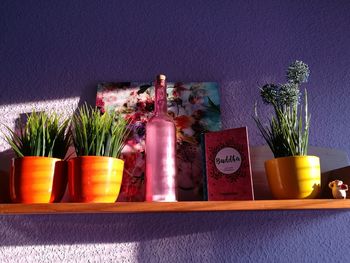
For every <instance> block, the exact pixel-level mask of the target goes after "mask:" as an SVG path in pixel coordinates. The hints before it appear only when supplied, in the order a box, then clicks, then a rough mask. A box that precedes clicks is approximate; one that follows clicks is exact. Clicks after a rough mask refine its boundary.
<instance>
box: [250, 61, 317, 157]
mask: <svg viewBox="0 0 350 263" xmlns="http://www.w3.org/2000/svg"><path fill="white" fill-rule="evenodd" d="M309 74H310V70H309V67H308V65H306V64H305V63H304V62H302V61H298V60H297V61H295V62H294V63H292V64H291V65H290V66H289V67H288V70H287V83H285V84H278V85H276V84H266V85H264V86H263V87H262V88H260V96H261V98H262V100H263V102H264V103H265V104H269V105H272V107H273V109H274V113H275V116H272V117H271V120H270V121H269V124H268V125H263V124H262V122H261V120H260V118H259V116H258V113H257V106H256V105H255V116H254V120H255V122H256V124H257V127H258V128H259V130H260V132H261V134H262V136H263V137H264V139H265V141H266V143H267V144H268V145H269V147H270V148H271V150H272V152H273V154H274V156H275V158H277V157H286V156H296V155H307V148H308V138H309V125H310V115H309V114H308V102H307V92H306V89H305V92H304V103H303V104H301V103H300V100H301V95H302V94H301V92H300V90H299V87H300V84H302V83H305V82H307V80H308V77H309Z"/></svg>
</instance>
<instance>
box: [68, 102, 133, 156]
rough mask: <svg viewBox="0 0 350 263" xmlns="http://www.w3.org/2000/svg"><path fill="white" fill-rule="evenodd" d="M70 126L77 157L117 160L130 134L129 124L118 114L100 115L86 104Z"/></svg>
mask: <svg viewBox="0 0 350 263" xmlns="http://www.w3.org/2000/svg"><path fill="white" fill-rule="evenodd" d="M72 124H73V127H72V138H73V143H74V146H75V150H76V153H77V156H88V155H90V156H91V155H92V156H108V157H115V158H118V157H119V156H120V154H121V151H122V149H123V147H124V145H125V142H126V139H127V137H128V136H129V134H130V130H129V128H128V127H129V122H128V121H127V120H125V119H124V117H122V116H121V115H120V114H117V113H115V112H104V113H103V114H101V112H100V111H99V109H98V108H93V107H91V106H88V105H87V104H85V105H83V106H82V107H80V108H79V109H78V112H77V113H76V114H75V115H74V116H73V120H72Z"/></svg>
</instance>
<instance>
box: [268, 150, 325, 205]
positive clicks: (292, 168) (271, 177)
mask: <svg viewBox="0 0 350 263" xmlns="http://www.w3.org/2000/svg"><path fill="white" fill-rule="evenodd" d="M265 171H266V175H267V179H268V182H269V186H270V190H271V192H272V195H273V196H274V197H275V198H276V199H303V198H316V197H317V196H318V195H319V193H320V189H321V169H320V159H319V158H318V157H317V156H290V157H281V158H275V159H272V160H268V161H266V162H265Z"/></svg>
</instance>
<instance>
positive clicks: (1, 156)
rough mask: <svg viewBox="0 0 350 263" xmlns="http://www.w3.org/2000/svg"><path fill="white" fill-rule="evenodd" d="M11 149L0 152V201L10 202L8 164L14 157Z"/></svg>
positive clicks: (9, 164)
mask: <svg viewBox="0 0 350 263" xmlns="http://www.w3.org/2000/svg"><path fill="white" fill-rule="evenodd" d="M14 156H15V155H14V153H13V151H12V150H6V151H4V152H0V203H9V202H10V176H9V171H10V166H11V159H12V158H13V157H14Z"/></svg>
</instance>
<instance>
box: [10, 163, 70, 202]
mask: <svg viewBox="0 0 350 263" xmlns="http://www.w3.org/2000/svg"><path fill="white" fill-rule="evenodd" d="M66 186H67V164H66V162H65V161H62V160H61V159H57V158H50V157H39V156H26V157H20V158H15V159H12V165H11V172H10V196H11V200H12V202H14V203H52V202H59V201H60V200H61V199H62V197H63V194H64V192H65V190H66Z"/></svg>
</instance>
